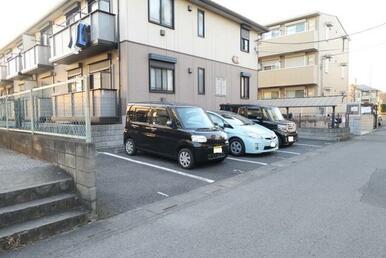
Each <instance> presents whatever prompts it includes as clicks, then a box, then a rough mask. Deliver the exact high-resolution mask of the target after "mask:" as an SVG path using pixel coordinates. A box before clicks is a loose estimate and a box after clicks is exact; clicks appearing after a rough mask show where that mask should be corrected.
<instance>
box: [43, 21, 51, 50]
mask: <svg viewBox="0 0 386 258" xmlns="http://www.w3.org/2000/svg"><path fill="white" fill-rule="evenodd" d="M51 35H52V27H51V26H48V27H46V28H44V29H42V30H41V31H40V44H41V45H43V46H49V45H50V36H51Z"/></svg>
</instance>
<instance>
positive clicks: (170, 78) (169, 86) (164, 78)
mask: <svg viewBox="0 0 386 258" xmlns="http://www.w3.org/2000/svg"><path fill="white" fill-rule="evenodd" d="M150 92H159V93H174V64H173V63H167V62H161V61H155V60H150Z"/></svg>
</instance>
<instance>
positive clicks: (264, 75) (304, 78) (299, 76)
mask: <svg viewBox="0 0 386 258" xmlns="http://www.w3.org/2000/svg"><path fill="white" fill-rule="evenodd" d="M258 80H259V88H270V87H280V86H296V85H310V84H313V85H316V84H317V83H318V69H317V66H316V65H309V66H301V67H294V68H285V69H277V70H268V71H261V72H259V77H258Z"/></svg>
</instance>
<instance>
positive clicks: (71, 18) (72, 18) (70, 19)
mask: <svg viewBox="0 0 386 258" xmlns="http://www.w3.org/2000/svg"><path fill="white" fill-rule="evenodd" d="M78 20H80V7H79V6H76V7H75V8H73V9H72V10H70V11H69V12H67V13H66V25H67V26H68V25H70V24H72V23H74V22H76V21H78Z"/></svg>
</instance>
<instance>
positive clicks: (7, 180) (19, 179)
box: [0, 147, 67, 193]
mask: <svg viewBox="0 0 386 258" xmlns="http://www.w3.org/2000/svg"><path fill="white" fill-rule="evenodd" d="M65 177H67V175H65V174H64V173H63V172H62V171H61V170H60V169H59V168H57V167H55V166H52V165H50V164H49V163H47V162H44V161H40V160H35V159H31V158H29V157H27V156H25V155H22V154H19V153H16V152H14V151H11V150H8V149H5V148H3V147H0V193H1V192H9V191H12V190H15V189H20V188H23V187H28V186H31V185H37V184H40V183H42V182H47V181H53V180H57V179H62V178H65Z"/></svg>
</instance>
